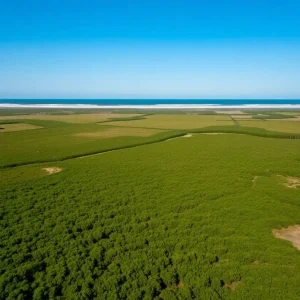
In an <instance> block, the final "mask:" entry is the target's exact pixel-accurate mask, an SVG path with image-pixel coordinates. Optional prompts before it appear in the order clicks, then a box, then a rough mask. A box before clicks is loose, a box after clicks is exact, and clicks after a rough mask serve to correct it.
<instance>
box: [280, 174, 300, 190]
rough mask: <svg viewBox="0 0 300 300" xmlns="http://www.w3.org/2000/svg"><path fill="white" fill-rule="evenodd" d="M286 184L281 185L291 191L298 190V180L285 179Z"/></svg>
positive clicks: (292, 178)
mask: <svg viewBox="0 0 300 300" xmlns="http://www.w3.org/2000/svg"><path fill="white" fill-rule="evenodd" d="M285 179H286V182H285V183H283V185H284V186H286V187H288V188H292V189H298V188H300V178H298V177H286V178H285Z"/></svg>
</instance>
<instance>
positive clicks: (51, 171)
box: [43, 167, 62, 175]
mask: <svg viewBox="0 0 300 300" xmlns="http://www.w3.org/2000/svg"><path fill="white" fill-rule="evenodd" d="M43 170H44V171H46V172H47V173H48V175H52V174H56V173H59V172H61V171H62V168H59V167H49V168H43Z"/></svg>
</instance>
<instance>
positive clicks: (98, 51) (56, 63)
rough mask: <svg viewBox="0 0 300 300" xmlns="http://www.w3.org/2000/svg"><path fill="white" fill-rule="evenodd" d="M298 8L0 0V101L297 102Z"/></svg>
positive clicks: (171, 0)
mask: <svg viewBox="0 0 300 300" xmlns="http://www.w3.org/2000/svg"><path fill="white" fill-rule="evenodd" d="M299 16H300V1H299V0H293V1H292V0H285V1H283V0H282V1H278V0H272V1H271V0H260V1H258V0H252V1H248V0H245V1H242V0H239V1H233V0H226V1H225V0H223V1H221V0H219V1H213V0H206V1H201V0H198V1H196V0H194V1H192V0H177V1H176V0H149V1H145V0H118V1H117V0H98V1H94V0H80V1H78V0H59V1H58V0H51V1H45V0H30V1H24V0H9V1H8V0H0V98H31V97H32V98H298V99H299V98H300V17H299Z"/></svg>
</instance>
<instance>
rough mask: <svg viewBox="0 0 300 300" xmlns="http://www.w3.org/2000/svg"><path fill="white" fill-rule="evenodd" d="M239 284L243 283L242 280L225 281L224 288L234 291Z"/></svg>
mask: <svg viewBox="0 0 300 300" xmlns="http://www.w3.org/2000/svg"><path fill="white" fill-rule="evenodd" d="M239 284H241V281H233V282H231V283H225V285H224V289H228V290H231V291H232V292H234V291H235V290H236V288H237V286H238V285H239Z"/></svg>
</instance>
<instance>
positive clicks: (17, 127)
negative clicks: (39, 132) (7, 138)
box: [0, 123, 42, 133]
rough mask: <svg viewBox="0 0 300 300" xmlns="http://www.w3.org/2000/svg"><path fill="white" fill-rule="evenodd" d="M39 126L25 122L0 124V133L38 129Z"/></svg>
mask: <svg viewBox="0 0 300 300" xmlns="http://www.w3.org/2000/svg"><path fill="white" fill-rule="evenodd" d="M39 128H42V127H41V126H35V125H31V124H25V123H14V124H0V133H2V132H12V131H23V130H32V129H39Z"/></svg>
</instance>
